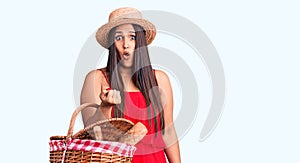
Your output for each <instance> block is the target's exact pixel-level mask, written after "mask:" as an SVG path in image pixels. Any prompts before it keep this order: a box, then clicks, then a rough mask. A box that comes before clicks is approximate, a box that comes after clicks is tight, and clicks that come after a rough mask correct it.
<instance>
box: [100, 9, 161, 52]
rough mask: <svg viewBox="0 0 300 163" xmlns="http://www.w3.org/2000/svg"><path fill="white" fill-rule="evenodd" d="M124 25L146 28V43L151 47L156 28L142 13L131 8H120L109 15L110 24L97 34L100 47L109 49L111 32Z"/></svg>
mask: <svg viewBox="0 0 300 163" xmlns="http://www.w3.org/2000/svg"><path fill="white" fill-rule="evenodd" d="M122 24H137V25H140V26H141V27H143V28H144V30H145V31H146V43H147V45H149V44H150V43H151V42H152V41H153V39H154V37H155V35H156V28H155V26H154V25H153V24H152V23H151V22H149V21H148V20H145V19H143V17H142V13H141V12H140V11H139V10H137V9H135V8H130V7H124V8H119V9H116V10H114V11H112V12H111V13H110V15H109V19H108V23H106V24H104V25H102V26H101V27H100V28H99V29H98V31H97V32H96V40H97V41H98V43H99V44H100V45H102V46H103V47H104V48H106V49H108V48H109V46H110V45H109V38H108V35H109V31H110V30H111V29H112V28H114V27H117V26H119V25H122Z"/></svg>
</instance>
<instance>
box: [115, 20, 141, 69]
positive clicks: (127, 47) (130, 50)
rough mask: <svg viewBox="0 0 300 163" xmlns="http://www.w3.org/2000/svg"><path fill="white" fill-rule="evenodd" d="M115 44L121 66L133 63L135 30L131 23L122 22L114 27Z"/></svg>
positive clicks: (129, 65)
mask: <svg viewBox="0 0 300 163" xmlns="http://www.w3.org/2000/svg"><path fill="white" fill-rule="evenodd" d="M114 36H115V38H114V42H115V46H116V48H117V51H118V52H119V55H120V58H121V60H120V64H121V65H122V66H123V67H131V66H132V64H133V57H134V49H135V43H136V42H135V37H136V36H135V30H134V28H133V26H132V24H123V25H120V26H118V27H117V28H116V32H115V35H114Z"/></svg>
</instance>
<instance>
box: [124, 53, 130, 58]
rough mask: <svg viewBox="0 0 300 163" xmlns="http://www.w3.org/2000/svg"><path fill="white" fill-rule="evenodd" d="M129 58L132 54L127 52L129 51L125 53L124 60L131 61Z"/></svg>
mask: <svg viewBox="0 0 300 163" xmlns="http://www.w3.org/2000/svg"><path fill="white" fill-rule="evenodd" d="M129 57H130V53H129V52H127V51H125V52H123V58H124V59H129Z"/></svg>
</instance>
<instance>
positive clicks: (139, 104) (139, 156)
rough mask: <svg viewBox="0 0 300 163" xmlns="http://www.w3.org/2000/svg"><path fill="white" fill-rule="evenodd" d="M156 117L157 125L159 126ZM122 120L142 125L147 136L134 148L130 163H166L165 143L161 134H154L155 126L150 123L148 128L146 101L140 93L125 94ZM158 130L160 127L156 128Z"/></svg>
mask: <svg viewBox="0 0 300 163" xmlns="http://www.w3.org/2000/svg"><path fill="white" fill-rule="evenodd" d="M158 117H159V116H157V121H158V124H160V121H159V118H158ZM124 118H126V119H128V120H130V121H132V122H133V123H134V124H135V123H137V122H141V123H143V124H144V125H145V126H146V127H147V129H148V133H147V135H146V136H145V137H144V138H143V139H142V140H141V141H140V142H139V143H137V144H136V145H135V146H136V148H137V149H136V151H135V153H134V156H133V159H132V163H166V157H165V154H164V147H165V143H164V141H163V139H162V134H161V132H158V133H157V134H155V125H154V122H153V121H152V125H151V127H150V125H149V121H148V114H147V107H146V101H145V98H144V96H143V94H142V93H141V92H125V105H124ZM158 128H160V126H159V127H158Z"/></svg>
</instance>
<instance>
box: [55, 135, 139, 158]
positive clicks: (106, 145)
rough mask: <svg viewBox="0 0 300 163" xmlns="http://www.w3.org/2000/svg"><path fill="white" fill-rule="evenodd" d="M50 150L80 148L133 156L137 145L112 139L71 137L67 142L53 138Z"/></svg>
mask: <svg viewBox="0 0 300 163" xmlns="http://www.w3.org/2000/svg"><path fill="white" fill-rule="evenodd" d="M49 145H50V151H64V150H78V151H87V152H101V153H110V154H117V155H119V156H125V157H133V154H134V152H135V150H136V147H135V146H132V145H129V144H125V143H120V142H111V141H96V140H80V139H69V140H68V141H67V143H66V144H65V141H64V140H51V141H50V142H49Z"/></svg>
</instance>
